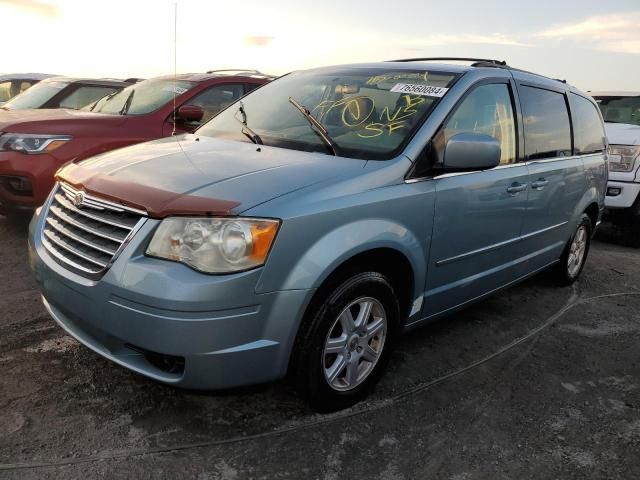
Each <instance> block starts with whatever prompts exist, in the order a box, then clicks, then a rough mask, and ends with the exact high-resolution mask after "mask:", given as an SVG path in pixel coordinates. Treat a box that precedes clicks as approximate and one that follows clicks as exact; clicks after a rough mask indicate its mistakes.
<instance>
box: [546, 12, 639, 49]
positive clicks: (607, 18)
mask: <svg viewBox="0 0 640 480" xmlns="http://www.w3.org/2000/svg"><path fill="white" fill-rule="evenodd" d="M639 25H640V12H628V13H615V14H611V15H599V16H594V17H589V18H586V19H584V20H580V21H578V22H575V23H569V24H563V25H554V26H552V27H550V28H549V29H547V30H543V31H541V32H538V33H537V34H535V35H534V36H535V37H541V38H551V39H558V40H563V39H570V40H574V41H580V42H586V43H588V44H590V45H591V44H595V46H596V48H598V49H600V50H606V51H609V52H617V53H631V54H638V53H640V39H638V35H639V34H638V26H639Z"/></svg>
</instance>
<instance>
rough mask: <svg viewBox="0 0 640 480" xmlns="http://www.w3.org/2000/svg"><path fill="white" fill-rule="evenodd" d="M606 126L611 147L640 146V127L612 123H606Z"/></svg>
mask: <svg viewBox="0 0 640 480" xmlns="http://www.w3.org/2000/svg"><path fill="white" fill-rule="evenodd" d="M604 125H605V129H606V131H607V138H608V139H609V143H610V144H611V145H640V127H639V126H637V125H630V124H628V123H610V122H606V123H605V124H604Z"/></svg>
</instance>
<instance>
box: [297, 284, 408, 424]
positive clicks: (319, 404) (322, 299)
mask: <svg viewBox="0 0 640 480" xmlns="http://www.w3.org/2000/svg"><path fill="white" fill-rule="evenodd" d="M365 316H366V318H365V320H364V322H363V321H361V320H360V319H361V317H362V318H363V317H365ZM350 319H351V320H353V321H352V322H351V321H350ZM399 319H400V306H399V302H398V299H397V297H396V294H395V292H394V290H393V287H392V286H391V283H390V282H389V280H388V279H387V278H386V277H385V276H384V275H381V274H380V273H376V272H364V273H357V274H353V275H352V276H350V277H349V278H348V279H346V280H343V281H342V282H338V283H335V284H334V285H333V286H332V287H329V288H327V289H326V290H325V294H324V295H319V297H318V298H317V300H316V301H314V302H313V303H312V304H311V305H310V308H309V310H308V312H307V315H306V316H305V320H304V322H303V324H302V326H301V328H300V332H299V334H298V338H297V341H296V349H295V352H294V356H293V362H294V364H293V365H292V367H293V368H292V371H293V376H294V378H293V380H294V381H295V384H296V388H297V390H298V391H299V392H300V394H301V395H302V396H303V397H305V399H306V400H307V401H308V402H309V403H310V404H311V406H312V407H313V408H314V409H315V410H317V411H319V412H331V411H335V410H341V409H343V408H347V407H350V406H352V405H353V404H355V403H357V402H358V401H360V400H361V399H362V398H364V397H365V396H366V394H367V393H368V392H369V391H370V389H371V388H372V387H373V386H374V385H375V383H376V382H377V380H378V379H379V378H380V376H381V374H382V373H383V371H384V369H385V367H386V365H387V363H388V360H389V355H390V352H391V350H392V348H393V345H394V343H395V338H396V336H397V329H398V325H399ZM347 327H348V328H347ZM332 350H335V352H332Z"/></svg>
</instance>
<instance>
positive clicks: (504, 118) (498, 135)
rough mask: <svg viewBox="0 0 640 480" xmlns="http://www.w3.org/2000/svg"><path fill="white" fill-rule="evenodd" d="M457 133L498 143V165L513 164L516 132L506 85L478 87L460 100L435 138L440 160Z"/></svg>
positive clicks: (514, 160)
mask: <svg viewBox="0 0 640 480" xmlns="http://www.w3.org/2000/svg"><path fill="white" fill-rule="evenodd" d="M458 133H482V134H484V135H489V136H491V137H493V138H495V139H496V140H498V142H499V143H500V149H501V157H500V165H507V164H510V163H515V162H516V161H517V159H516V132H515V120H514V115H513V107H512V103H511V94H510V92H509V86H508V85H507V84H503V83H497V84H488V85H481V86H479V87H477V88H476V89H475V90H473V91H472V92H471V93H470V94H469V95H468V96H467V97H466V98H465V99H464V100H463V101H462V103H461V104H460V105H459V106H458V108H457V110H456V111H455V113H454V114H453V116H452V117H451V118H450V119H449V120H448V121H447V123H446V124H445V126H444V128H443V129H442V130H441V131H440V133H438V135H436V139H435V142H436V147H437V150H438V153H439V154H438V157H439V158H440V159H442V155H441V152H442V151H443V150H444V146H445V145H446V144H447V142H448V141H449V139H450V138H451V137H453V136H454V135H456V134H458Z"/></svg>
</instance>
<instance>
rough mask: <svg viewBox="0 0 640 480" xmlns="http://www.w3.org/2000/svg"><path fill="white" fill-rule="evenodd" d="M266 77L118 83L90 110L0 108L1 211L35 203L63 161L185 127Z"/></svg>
mask: <svg viewBox="0 0 640 480" xmlns="http://www.w3.org/2000/svg"><path fill="white" fill-rule="evenodd" d="M270 78H271V77H269V76H267V75H263V74H255V73H246V74H240V75H226V74H223V73H212V74H186V75H178V76H177V77H175V78H174V77H173V76H167V77H158V78H153V79H150V80H146V81H143V82H140V83H136V84H133V85H130V86H128V87H127V88H125V89H124V90H121V91H120V90H119V89H118V91H116V92H115V93H112V95H110V96H108V97H104V98H103V99H101V100H99V101H98V102H95V101H94V104H92V105H91V106H90V107H89V110H90V111H76V110H70V109H58V110H21V111H12V110H9V111H5V112H3V111H0V132H3V133H2V134H1V135H0V212H2V213H4V214H9V213H12V212H16V211H17V210H24V209H25V208H26V209H29V210H30V209H33V208H34V207H37V206H38V205H41V204H42V202H44V200H45V198H46V197H47V195H48V193H49V191H50V190H51V187H53V184H54V179H53V174H54V173H55V172H56V170H57V169H58V168H60V167H61V166H62V165H63V164H64V163H66V162H68V161H71V160H75V161H80V160H82V159H85V158H88V157H91V156H93V155H97V154H98V153H102V152H106V151H108V150H113V149H115V148H120V147H124V146H127V145H131V144H134V143H140V142H145V141H147V140H152V139H156V138H160V137H164V136H168V135H172V134H173V133H174V132H178V133H182V132H191V131H193V130H195V129H196V128H197V127H199V126H200V125H201V123H202V121H203V118H209V117H210V116H212V115H214V114H216V113H217V112H219V111H220V110H222V109H223V108H225V107H226V106H228V105H229V104H231V103H233V102H234V101H236V100H237V99H238V98H240V97H241V96H242V95H244V94H245V93H246V92H248V91H250V90H252V89H254V88H256V87H258V86H260V85H262V84H264V83H266V82H267V81H269V80H270ZM44 83H45V82H43V83H42V84H44ZM42 84H40V85H42ZM40 85H38V87H40ZM34 88H35V87H34ZM174 98H175V107H174ZM16 100H19V98H16ZM10 103H11V102H10ZM174 120H175V121H174Z"/></svg>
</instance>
